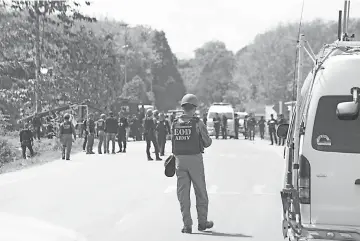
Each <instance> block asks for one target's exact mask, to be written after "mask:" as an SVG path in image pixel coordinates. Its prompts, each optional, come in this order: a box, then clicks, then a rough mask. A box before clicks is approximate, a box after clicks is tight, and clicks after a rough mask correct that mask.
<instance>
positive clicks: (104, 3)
mask: <svg viewBox="0 0 360 241" xmlns="http://www.w3.org/2000/svg"><path fill="white" fill-rule="evenodd" d="M91 2H92V5H91V6H90V7H86V8H84V10H83V11H84V12H86V13H88V14H92V15H94V16H96V17H108V18H112V19H116V20H123V21H125V22H127V23H129V24H134V25H135V24H143V25H149V26H151V27H153V28H156V29H159V30H160V29H162V30H164V31H165V33H166V36H167V39H168V41H169V44H170V46H171V49H172V51H173V52H174V53H177V54H179V55H181V56H184V55H185V56H192V55H193V51H194V50H195V49H196V48H198V47H200V46H201V45H202V44H204V43H205V42H206V41H210V40H221V41H223V42H225V44H226V46H227V47H228V48H229V49H231V50H233V51H237V50H239V49H240V48H242V47H243V46H245V45H246V44H248V43H249V42H251V41H252V40H253V38H254V37H255V36H256V34H258V33H262V32H264V31H266V30H268V29H271V28H272V27H274V26H276V25H277V24H279V23H280V22H289V21H296V22H298V21H299V18H300V13H301V6H302V0H247V1H246V0H92V1H91ZM343 5H344V0H305V7H304V14H303V17H304V19H305V20H312V19H315V18H323V19H328V20H337V16H338V10H340V9H343ZM351 7H352V9H351V10H352V11H351V16H352V17H360V0H352V1H351ZM334 38H336V33H334Z"/></svg>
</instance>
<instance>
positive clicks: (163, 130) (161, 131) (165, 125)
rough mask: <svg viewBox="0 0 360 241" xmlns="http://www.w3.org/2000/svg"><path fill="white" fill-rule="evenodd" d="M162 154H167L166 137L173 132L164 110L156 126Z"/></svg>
mask: <svg viewBox="0 0 360 241" xmlns="http://www.w3.org/2000/svg"><path fill="white" fill-rule="evenodd" d="M156 131H157V137H158V142H159V143H158V144H159V150H160V156H164V155H165V145H166V137H167V135H168V134H171V130H170V124H169V121H168V120H166V119H165V114H164V112H161V113H160V116H159V122H158V123H157V126H156Z"/></svg>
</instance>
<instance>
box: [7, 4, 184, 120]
mask: <svg viewBox="0 0 360 241" xmlns="http://www.w3.org/2000/svg"><path fill="white" fill-rule="evenodd" d="M35 3H36V2H35V1H17V2H15V1H13V2H12V4H10V5H7V6H1V7H0V20H1V21H0V31H1V33H2V34H1V35H0V110H2V111H3V112H6V113H7V114H11V115H12V116H13V117H15V118H17V117H19V113H21V112H19V110H20V109H23V112H25V115H28V114H32V113H33V112H34V107H35V102H34V93H35V90H36V88H35V87H37V91H38V93H39V99H40V100H41V106H42V107H43V110H44V109H49V108H52V107H56V106H59V103H60V101H65V102H72V103H80V102H82V101H84V100H86V99H89V100H90V101H91V102H92V103H94V104H95V105H96V106H97V107H98V108H101V109H105V108H109V107H111V105H112V104H114V103H115V102H116V100H117V99H118V98H119V97H120V96H121V97H127V98H130V99H132V100H136V101H139V102H149V101H154V103H155V104H156V106H157V108H158V109H160V110H165V109H171V108H175V107H176V105H177V104H178V101H179V100H180V98H181V97H182V95H183V94H184V93H185V87H184V84H183V80H182V77H181V75H180V73H179V72H178V70H177V67H176V64H177V60H176V58H175V57H174V55H173V53H172V51H171V48H170V46H169V44H168V42H167V39H166V36H165V33H164V32H162V31H157V30H154V29H151V28H149V27H146V26H135V27H128V26H127V25H126V24H124V23H119V22H115V21H109V20H106V19H104V20H96V19H94V18H91V17H88V16H84V15H82V14H81V13H80V12H79V10H78V9H79V4H78V3H76V2H72V1H64V2H60V1H57V2H55V1H54V2H52V1H50V2H40V4H45V5H44V6H42V5H41V6H40V5H35ZM85 3H86V5H89V4H90V3H88V2H85ZM40 10H41V11H40ZM37 16H38V18H37ZM37 19H39V21H38V24H37ZM37 27H38V28H37ZM38 30H39V31H38ZM37 33H40V34H37ZM36 44H39V46H38V47H39V48H40V51H39V56H37V54H36V51H35V49H36ZM125 56H126V57H125ZM37 58H39V64H36V59H37ZM125 59H126V61H125ZM125 63H126V66H125ZM40 67H46V68H47V69H48V73H47V74H41V76H40V80H39V83H37V84H36V83H35V80H34V79H35V72H36V68H37V69H38V70H37V71H38V72H40ZM125 67H126V74H125ZM125 76H126V79H125ZM134 77H136V78H134ZM139 81H140V82H139ZM136 88H141V89H140V90H136ZM151 91H153V93H152V92H151ZM144 93H145V94H144Z"/></svg>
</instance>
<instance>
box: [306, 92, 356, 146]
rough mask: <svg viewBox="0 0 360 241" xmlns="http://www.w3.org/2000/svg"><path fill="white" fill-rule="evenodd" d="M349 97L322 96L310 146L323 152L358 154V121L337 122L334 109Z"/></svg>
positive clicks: (348, 99)
mask: <svg viewBox="0 0 360 241" xmlns="http://www.w3.org/2000/svg"><path fill="white" fill-rule="evenodd" d="M346 101H352V97H351V96H323V97H321V98H320V100H319V104H318V108H317V111H316V117H315V123H314V129H313V135H312V146H313V148H314V149H315V150H319V151H325V152H343V153H360V120H359V119H356V120H346V121H344V120H339V118H338V117H337V116H336V107H337V104H339V103H340V102H346Z"/></svg>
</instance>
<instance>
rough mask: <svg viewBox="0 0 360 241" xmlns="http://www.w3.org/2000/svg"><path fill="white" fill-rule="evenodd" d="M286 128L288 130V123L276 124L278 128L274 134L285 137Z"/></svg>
mask: <svg viewBox="0 0 360 241" xmlns="http://www.w3.org/2000/svg"><path fill="white" fill-rule="evenodd" d="M288 130H289V124H281V125H279V126H278V128H277V130H276V135H277V136H278V137H279V138H286V137H287V133H288Z"/></svg>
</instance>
